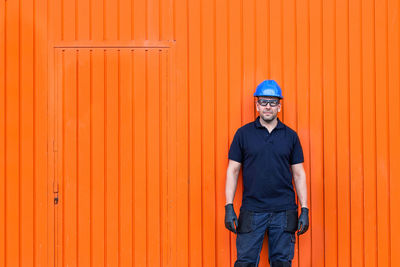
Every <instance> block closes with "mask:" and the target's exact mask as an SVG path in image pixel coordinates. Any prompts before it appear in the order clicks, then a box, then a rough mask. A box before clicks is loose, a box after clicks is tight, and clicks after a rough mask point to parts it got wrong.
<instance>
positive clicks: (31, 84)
mask: <svg viewBox="0 0 400 267" xmlns="http://www.w3.org/2000/svg"><path fill="white" fill-rule="evenodd" d="M264 79H275V80H277V81H278V83H279V84H280V85H281V86H282V88H283V93H284V96H285V99H284V102H283V111H282V113H281V114H280V117H281V118H282V120H283V121H284V122H285V123H286V124H287V125H289V126H290V127H292V128H294V129H295V130H297V132H298V133H299V136H300V139H301V142H302V145H303V149H304V153H305V164H304V165H305V169H306V173H307V181H308V192H309V206H310V209H311V213H310V217H311V228H310V230H309V231H308V233H307V234H305V235H303V236H301V237H300V239H298V242H297V246H296V255H295V259H294V264H293V266H314V267H319V266H353V267H359V266H385V267H386V266H393V267H394V266H396V267H397V266H400V258H399V257H397V256H396V255H397V254H396V253H397V249H399V247H400V245H399V244H400V235H398V229H400V208H399V203H400V194H399V193H398V192H400V180H399V177H400V155H399V153H398V151H399V150H400V138H399V136H400V2H399V1H398V0H382V1H376V0H375V1H372V0H351V1H350V0H336V1H333V0H329V1H328V0H304V1H296V0H285V1H275V0H263V1H261V0H250V1H245V0H218V1H217V0H202V1H195V0H147V1H143V0H119V1H112V0H76V1H66V0H55V1H48V0H19V1H13V0H7V1H1V3H0V266H7V267H14V266H46V267H47V266H96V267H97V266H106V265H107V266H137V267H142V266H232V265H233V262H234V260H235V237H234V235H232V234H230V233H229V232H228V231H227V230H226V229H225V228H224V223H223V219H224V204H225V196H224V188H225V172H226V166H227V153H228V149H229V144H230V142H231V140H232V137H233V134H234V133H235V130H236V129H237V128H238V127H240V126H241V125H243V124H245V123H247V122H249V121H251V120H253V119H254V118H255V116H256V113H255V110H254V104H253V103H254V102H253V97H252V93H253V91H254V88H255V86H256V85H257V84H258V83H259V82H261V81H262V80H264ZM240 192H241V185H239V188H238V193H237V195H236V199H235V207H236V210H237V211H238V210H239V205H240V199H241V197H240ZM55 196H58V198H59V200H58V204H56V205H55V204H54V197H55ZM260 266H268V263H267V251H266V249H264V250H263V251H262V259H261V264H260Z"/></svg>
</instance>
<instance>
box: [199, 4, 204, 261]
mask: <svg viewBox="0 0 400 267" xmlns="http://www.w3.org/2000/svg"><path fill="white" fill-rule="evenodd" d="M203 4H204V1H203V0H200V4H199V19H200V23H199V24H200V32H199V39H200V43H199V59H200V68H199V77H200V129H201V130H200V140H199V141H200V221H201V226H200V232H201V234H200V243H201V246H200V247H201V255H200V259H201V265H203V263H204V227H203V216H204V212H203V208H204V207H203V200H204V171H203V165H204V161H203V138H204V132H203V125H204V123H203V116H204V109H203V104H204V101H203V93H204V90H203V85H204V82H203V64H204V62H203V56H204V53H203V38H204V36H203V30H204V27H203V10H202V5H203Z"/></svg>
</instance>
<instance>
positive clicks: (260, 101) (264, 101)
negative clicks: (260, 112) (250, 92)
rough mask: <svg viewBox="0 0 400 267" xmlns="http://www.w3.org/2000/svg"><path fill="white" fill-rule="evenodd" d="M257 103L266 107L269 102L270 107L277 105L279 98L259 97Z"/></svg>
mask: <svg viewBox="0 0 400 267" xmlns="http://www.w3.org/2000/svg"><path fill="white" fill-rule="evenodd" d="M257 103H258V104H259V105H260V106H263V107H266V106H267V105H268V104H269V106H270V107H276V106H277V105H279V100H276V99H263V98H260V99H258V100H257Z"/></svg>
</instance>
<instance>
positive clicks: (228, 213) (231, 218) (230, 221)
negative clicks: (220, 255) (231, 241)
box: [225, 204, 238, 234]
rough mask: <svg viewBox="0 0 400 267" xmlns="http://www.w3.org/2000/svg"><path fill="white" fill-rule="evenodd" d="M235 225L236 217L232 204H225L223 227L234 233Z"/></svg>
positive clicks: (236, 223) (236, 222)
mask: <svg viewBox="0 0 400 267" xmlns="http://www.w3.org/2000/svg"><path fill="white" fill-rule="evenodd" d="M237 225H238V219H237V216H236V213H235V210H234V209H233V204H227V205H226V206H225V227H226V229H228V230H229V231H232V232H234V233H235V234H236V227H237Z"/></svg>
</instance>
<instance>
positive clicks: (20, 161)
mask: <svg viewBox="0 0 400 267" xmlns="http://www.w3.org/2000/svg"><path fill="white" fill-rule="evenodd" d="M21 6H22V4H21V0H18V26H17V27H18V242H19V244H18V258H19V263H18V264H19V266H21V262H22V247H21V244H22V219H21V218H22V168H21V165H22V159H21V154H22V138H21V130H22V118H21V117H22V115H21V111H22V109H21V83H22V78H21V76H22V74H21V73H22V72H21V65H22V53H21V36H22V34H21V17H22V7H21Z"/></svg>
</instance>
